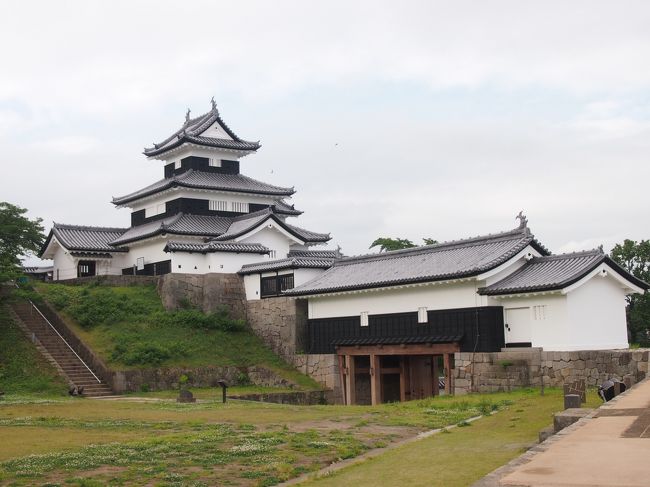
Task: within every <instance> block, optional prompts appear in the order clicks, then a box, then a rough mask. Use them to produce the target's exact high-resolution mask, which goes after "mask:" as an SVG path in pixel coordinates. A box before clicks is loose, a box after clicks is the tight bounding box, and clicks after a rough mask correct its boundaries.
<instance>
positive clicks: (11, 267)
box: [0, 201, 45, 283]
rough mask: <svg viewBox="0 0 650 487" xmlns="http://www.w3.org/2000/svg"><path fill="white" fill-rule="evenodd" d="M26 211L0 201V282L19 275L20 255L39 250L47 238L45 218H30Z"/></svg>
mask: <svg viewBox="0 0 650 487" xmlns="http://www.w3.org/2000/svg"><path fill="white" fill-rule="evenodd" d="M25 213H27V210H26V209H25V208H20V207H18V206H15V205H12V204H11V203H7V202H6V201H3V202H0V283H2V282H6V281H9V280H11V279H15V278H16V277H17V276H19V275H20V273H21V268H20V257H21V256H25V255H30V254H33V253H35V252H38V250H39V249H40V247H41V245H42V244H43V240H44V239H45V235H43V226H42V225H41V222H42V221H43V220H41V219H40V218H36V219H34V220H30V219H29V218H27V217H26V216H24V215H25Z"/></svg>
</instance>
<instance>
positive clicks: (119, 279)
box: [49, 276, 160, 286]
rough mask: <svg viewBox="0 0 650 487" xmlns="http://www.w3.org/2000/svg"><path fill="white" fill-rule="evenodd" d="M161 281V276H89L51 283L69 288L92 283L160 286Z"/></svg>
mask: <svg viewBox="0 0 650 487" xmlns="http://www.w3.org/2000/svg"><path fill="white" fill-rule="evenodd" d="M159 279H160V276H89V277H75V278H74V279H61V280H60V281H49V282H50V283H51V284H67V285H69V286H78V285H80V284H91V283H92V284H98V285H103V286H150V285H154V286H155V285H157V284H158V280H159Z"/></svg>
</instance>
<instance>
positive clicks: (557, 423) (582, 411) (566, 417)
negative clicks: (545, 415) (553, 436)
mask: <svg viewBox="0 0 650 487" xmlns="http://www.w3.org/2000/svg"><path fill="white" fill-rule="evenodd" d="M592 411H593V409H590V408H571V409H567V410H565V411H562V412H559V413H556V414H555V415H554V416H553V430H554V431H555V432H556V433H557V432H558V431H561V430H563V429H564V428H566V427H567V426H571V425H572V424H573V423H575V422H576V421H578V420H579V419H582V418H584V417H585V416H587V415H588V414H589V413H591V412H592Z"/></svg>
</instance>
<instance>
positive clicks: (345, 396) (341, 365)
mask: <svg viewBox="0 0 650 487" xmlns="http://www.w3.org/2000/svg"><path fill="white" fill-rule="evenodd" d="M338 358H339V378H340V379H341V394H342V395H343V404H347V403H348V394H347V391H346V385H345V357H344V356H343V355H339V356H338Z"/></svg>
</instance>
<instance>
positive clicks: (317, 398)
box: [228, 391, 330, 406]
mask: <svg viewBox="0 0 650 487" xmlns="http://www.w3.org/2000/svg"><path fill="white" fill-rule="evenodd" d="M327 392H328V391H296V392H269V393H261V394H245V395H241V396H237V395H235V396H230V395H228V397H230V398H231V399H243V400H246V401H260V402H273V403H276V404H295V405H297V406H312V405H316V404H329V403H330V400H329V399H328V394H327Z"/></svg>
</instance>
